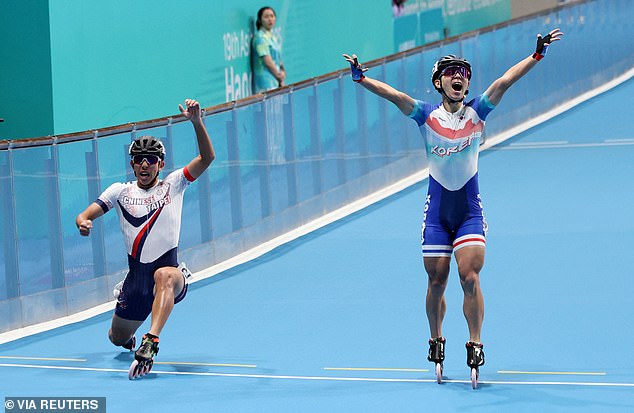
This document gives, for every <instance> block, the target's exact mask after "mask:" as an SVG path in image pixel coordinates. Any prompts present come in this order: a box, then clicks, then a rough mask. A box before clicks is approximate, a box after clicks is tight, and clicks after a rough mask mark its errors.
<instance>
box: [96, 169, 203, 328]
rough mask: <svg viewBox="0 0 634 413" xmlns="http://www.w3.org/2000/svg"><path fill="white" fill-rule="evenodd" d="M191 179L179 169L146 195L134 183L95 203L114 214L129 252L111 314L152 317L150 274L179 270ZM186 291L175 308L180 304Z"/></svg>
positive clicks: (118, 187) (113, 188)
mask: <svg viewBox="0 0 634 413" xmlns="http://www.w3.org/2000/svg"><path fill="white" fill-rule="evenodd" d="M193 181H194V178H193V177H192V176H191V175H190V174H189V172H188V171H187V168H181V169H177V170H176V171H174V172H172V173H171V174H169V175H168V176H167V177H166V178H165V179H164V180H162V181H159V182H158V183H157V184H156V185H155V186H153V187H152V188H150V189H142V188H139V186H138V185H137V183H136V182H127V183H115V184H112V185H111V186H110V187H108V189H106V190H105V191H104V192H103V193H102V194H101V195H100V196H99V198H98V199H97V201H96V202H97V204H99V205H100V206H101V208H102V209H103V211H104V213H105V212H108V211H109V210H111V209H113V208H115V209H116V211H117V214H118V215H119V223H120V225H121V231H122V232H123V237H124V240H125V245H126V248H127V250H128V266H129V270H130V271H129V272H128V275H127V276H126V278H125V282H124V283H123V287H122V289H121V293H120V295H119V299H118V301H117V307H116V309H115V313H116V314H117V315H118V316H119V317H122V318H125V319H128V320H139V321H141V320H145V319H146V318H147V316H148V315H149V314H150V313H151V312H152V303H153V301H154V272H155V271H156V270H157V269H158V268H161V267H178V256H177V251H178V240H179V237H180V227H181V215H182V209H183V195H184V193H185V189H187V187H188V186H189V184H190V183H191V182H193ZM186 293H187V286H185V288H184V289H183V290H182V291H181V293H180V294H178V295H177V296H176V297H175V299H174V303H177V302H179V301H181V300H182V299H183V298H184V297H185V294H186Z"/></svg>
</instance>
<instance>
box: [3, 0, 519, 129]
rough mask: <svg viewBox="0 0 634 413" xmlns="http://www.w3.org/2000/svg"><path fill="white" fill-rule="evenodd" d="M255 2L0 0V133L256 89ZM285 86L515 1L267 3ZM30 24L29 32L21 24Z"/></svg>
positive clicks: (142, 116)
mask: <svg viewBox="0 0 634 413" xmlns="http://www.w3.org/2000/svg"><path fill="white" fill-rule="evenodd" d="M262 5H263V3H262V2H261V1H260V0H257V1H256V0H239V1H235V2H231V1H213V0H189V1H186V2H184V1H174V0H134V1H130V0H108V1H103V0H24V1H2V2H0V34H1V35H2V40H3V41H2V42H0V44H2V47H3V48H4V49H5V50H2V56H3V64H2V67H1V68H0V82H1V83H0V90H1V91H2V98H1V99H0V117H3V118H5V119H6V122H5V123H4V124H2V123H0V139H18V138H27V137H38V136H43V135H49V134H56V135H59V134H64V133H72V132H79V131H84V130H90V129H99V128H104V127H108V126H114V125H119V124H123V123H128V122H138V121H144V120H148V119H153V118H159V117H163V116H169V115H171V114H176V113H177V112H178V109H177V105H178V103H179V102H182V101H183V99H185V98H186V97H192V98H196V99H198V100H199V101H200V102H201V103H202V105H203V106H206V107H207V106H213V105H217V104H220V103H224V102H226V101H231V100H237V99H240V98H243V97H246V96H248V95H250V93H251V74H250V56H249V53H250V48H249V44H250V39H251V36H252V30H253V29H252V27H253V25H252V22H253V20H254V19H255V16H256V13H257V10H258V9H259V8H260V7H261V6H262ZM267 5H269V6H272V7H273V8H274V9H275V10H276V11H277V16H278V22H277V27H278V28H279V30H280V31H281V33H282V37H283V39H284V46H283V53H284V62H285V66H286V69H287V74H288V78H287V84H291V83H295V82H298V81H301V80H305V79H308V78H311V77H315V76H318V75H322V74H325V73H329V72H332V71H335V70H339V69H342V68H344V67H345V62H344V61H343V59H342V57H341V53H356V54H357V55H359V57H360V59H361V60H362V61H368V60H373V59H377V58H380V57H383V56H386V55H389V54H392V53H394V52H396V51H398V50H400V49H402V48H403V47H404V45H409V47H414V46H418V45H420V44H425V43H429V42H430V41H434V40H439V39H441V38H442V37H444V32H445V31H447V32H449V33H450V34H451V35H455V34H459V33H461V32H464V31H467V30H471V29H474V28H476V27H483V26H486V25H490V24H494V23H497V22H500V21H504V20H507V19H508V18H510V0H409V1H408V2H407V3H406V5H407V10H406V13H405V14H404V15H403V16H398V17H397V16H393V10H392V5H391V2H390V1H388V0H373V1H367V0H366V1H361V0H350V1H340V0H320V1H313V0H272V1H270V2H268V3H267ZM25 27H27V28H28V30H25Z"/></svg>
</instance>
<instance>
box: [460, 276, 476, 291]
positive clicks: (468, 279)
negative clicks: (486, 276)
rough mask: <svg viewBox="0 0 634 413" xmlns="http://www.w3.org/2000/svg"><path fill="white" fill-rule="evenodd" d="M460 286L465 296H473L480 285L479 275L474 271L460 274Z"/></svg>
mask: <svg viewBox="0 0 634 413" xmlns="http://www.w3.org/2000/svg"><path fill="white" fill-rule="evenodd" d="M460 284H461V285H462V289H463V291H464V292H465V294H473V293H474V292H475V290H476V288H477V287H478V286H479V285H480V274H478V273H477V272H476V271H468V272H465V273H461V274H460Z"/></svg>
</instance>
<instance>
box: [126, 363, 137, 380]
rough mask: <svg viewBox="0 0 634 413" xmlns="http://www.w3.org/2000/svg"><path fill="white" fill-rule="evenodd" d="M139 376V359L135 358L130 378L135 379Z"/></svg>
mask: <svg viewBox="0 0 634 413" xmlns="http://www.w3.org/2000/svg"><path fill="white" fill-rule="evenodd" d="M138 376H139V361H138V360H134V361H133V362H132V364H131V365H130V370H128V379H130V380H133V379H136V378H137V377H138Z"/></svg>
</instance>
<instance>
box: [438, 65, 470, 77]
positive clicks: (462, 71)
mask: <svg viewBox="0 0 634 413" xmlns="http://www.w3.org/2000/svg"><path fill="white" fill-rule="evenodd" d="M456 73H458V74H459V75H460V76H462V77H464V78H465V79H471V72H470V71H469V69H467V68H466V67H464V66H448V67H446V68H445V69H444V70H443V71H442V75H443V76H449V77H453V76H454V75H455V74H456Z"/></svg>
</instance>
